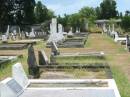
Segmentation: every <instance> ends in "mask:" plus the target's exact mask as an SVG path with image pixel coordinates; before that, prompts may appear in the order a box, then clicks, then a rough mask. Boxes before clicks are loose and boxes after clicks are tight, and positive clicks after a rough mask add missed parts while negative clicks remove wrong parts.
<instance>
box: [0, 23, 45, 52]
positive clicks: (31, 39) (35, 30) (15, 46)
mask: <svg viewBox="0 0 130 97" xmlns="http://www.w3.org/2000/svg"><path fill="white" fill-rule="evenodd" d="M45 37H47V33H45V32H44V31H42V29H41V25H31V26H29V25H24V26H21V28H20V26H9V25H8V27H7V30H6V32H5V33H4V34H3V35H1V44H0V50H22V49H25V48H27V47H28V45H29V44H36V42H39V41H41V40H44V38H45Z"/></svg>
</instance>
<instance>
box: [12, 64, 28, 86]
mask: <svg viewBox="0 0 130 97" xmlns="http://www.w3.org/2000/svg"><path fill="white" fill-rule="evenodd" d="M12 77H13V78H14V79H15V80H16V81H17V82H18V83H19V84H20V85H21V87H23V88H26V86H27V85H28V78H27V76H26V74H25V72H24V70H23V67H22V64H21V63H16V64H15V65H13V67H12Z"/></svg>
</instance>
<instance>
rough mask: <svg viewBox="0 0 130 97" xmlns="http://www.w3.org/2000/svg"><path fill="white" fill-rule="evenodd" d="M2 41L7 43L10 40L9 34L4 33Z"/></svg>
mask: <svg viewBox="0 0 130 97" xmlns="http://www.w3.org/2000/svg"><path fill="white" fill-rule="evenodd" d="M2 42H3V43H7V42H8V37H7V35H2Z"/></svg>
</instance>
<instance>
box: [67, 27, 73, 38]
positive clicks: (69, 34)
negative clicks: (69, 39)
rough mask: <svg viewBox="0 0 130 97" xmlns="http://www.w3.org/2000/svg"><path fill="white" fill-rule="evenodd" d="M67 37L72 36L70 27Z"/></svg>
mask: <svg viewBox="0 0 130 97" xmlns="http://www.w3.org/2000/svg"><path fill="white" fill-rule="evenodd" d="M68 36H73V32H72V27H71V29H70V31H69V33H68Z"/></svg>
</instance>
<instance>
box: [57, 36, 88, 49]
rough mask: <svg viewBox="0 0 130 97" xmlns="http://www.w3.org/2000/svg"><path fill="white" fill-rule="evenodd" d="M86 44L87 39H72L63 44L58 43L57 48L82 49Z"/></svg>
mask: <svg viewBox="0 0 130 97" xmlns="http://www.w3.org/2000/svg"><path fill="white" fill-rule="evenodd" d="M85 43H86V38H77V39H76V38H75V39H74V38H71V39H66V40H65V41H63V42H62V43H58V44H57V46H58V47H60V48H80V47H84V45H85Z"/></svg>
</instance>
